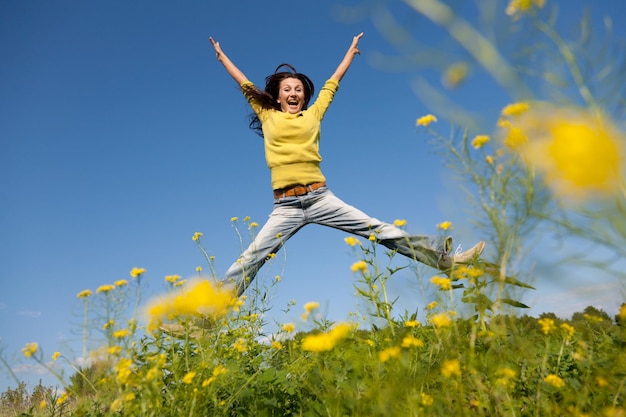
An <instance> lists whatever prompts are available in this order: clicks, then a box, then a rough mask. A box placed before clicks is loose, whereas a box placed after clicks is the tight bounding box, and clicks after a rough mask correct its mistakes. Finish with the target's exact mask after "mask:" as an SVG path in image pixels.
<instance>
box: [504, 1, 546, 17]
mask: <svg viewBox="0 0 626 417" xmlns="http://www.w3.org/2000/svg"><path fill="white" fill-rule="evenodd" d="M545 4H546V0H511V1H510V2H509V5H508V6H507V8H506V11H505V13H506V14H507V15H509V16H513V17H519V14H520V13H528V12H530V11H531V10H533V9H534V8H537V9H541V8H543V6H544V5H545Z"/></svg>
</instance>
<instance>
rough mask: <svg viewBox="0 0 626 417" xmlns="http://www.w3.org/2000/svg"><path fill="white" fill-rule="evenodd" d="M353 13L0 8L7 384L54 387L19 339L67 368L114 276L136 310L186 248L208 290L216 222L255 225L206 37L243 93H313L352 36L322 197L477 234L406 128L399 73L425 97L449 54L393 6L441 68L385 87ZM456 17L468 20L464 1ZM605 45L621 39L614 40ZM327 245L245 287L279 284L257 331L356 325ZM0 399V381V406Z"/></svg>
mask: <svg viewBox="0 0 626 417" xmlns="http://www.w3.org/2000/svg"><path fill="white" fill-rule="evenodd" d="M215 3H217V4H215ZM548 3H554V2H550V1H548ZM556 3H559V4H564V1H561V2H556ZM591 3H592V2H585V1H582V0H576V1H570V0H568V1H567V8H566V9H565V10H563V11H562V16H561V21H564V22H565V23H567V22H568V19H569V22H570V24H571V22H574V21H575V19H578V18H579V17H580V15H581V13H582V10H583V6H585V5H587V4H591ZM358 4H360V3H359V2H354V1H348V0H346V1H345V2H330V1H312V2H287V1H283V0H279V1H273V2H259V1H228V2H227V1H224V2H208V1H188V2H184V3H181V2H169V1H144V0H140V1H133V2H123V1H107V2H74V1H67V0H60V1H54V2H25V1H6V0H0V56H2V57H3V58H2V60H1V62H0V144H1V152H0V201H1V204H0V230H1V233H0V279H1V280H2V283H3V290H2V291H1V292H0V337H1V342H0V349H2V353H3V354H4V357H5V358H6V359H7V360H8V361H9V362H10V363H11V364H13V366H14V371H15V372H16V373H17V375H18V377H19V378H20V379H23V380H24V381H27V382H29V383H30V384H31V386H32V384H34V383H36V382H37V381H38V380H39V379H40V378H42V379H43V380H44V382H49V383H54V380H52V379H51V378H50V377H49V376H45V375H41V374H39V373H38V370H37V368H36V367H32V366H31V363H30V362H28V361H27V360H25V359H24V358H21V355H20V353H19V350H20V349H21V347H23V346H24V345H25V344H26V343H27V342H34V341H36V342H38V343H39V344H40V346H41V347H42V348H43V350H44V352H45V355H46V358H47V357H49V356H50V355H51V354H52V353H53V352H54V351H61V352H63V353H64V355H66V356H68V357H78V356H79V355H80V346H81V345H80V337H79V336H78V335H77V333H76V329H78V323H80V321H81V303H80V302H79V300H77V299H76V294H77V293H78V292H79V291H82V290H84V289H91V290H95V289H96V288H97V287H98V286H100V285H102V284H109V283H112V282H114V281H116V280H119V279H130V276H129V271H130V269H131V268H132V267H134V266H138V267H143V268H145V269H146V270H147V273H146V275H145V283H146V286H147V292H148V293H155V292H159V291H162V290H163V289H164V284H163V278H164V276H165V275H171V274H179V275H181V276H183V277H190V276H193V275H194V274H195V268H196V266H198V265H202V266H204V267H205V269H206V265H205V264H204V260H203V257H202V255H201V253H200V251H198V249H197V248H196V247H195V245H194V243H193V242H192V240H191V236H192V235H193V233H194V232H196V231H199V232H202V233H203V234H204V237H203V245H204V246H205V248H206V249H207V251H208V252H209V253H210V254H211V255H213V256H215V257H216V269H217V272H218V274H221V273H223V272H225V270H226V269H227V268H228V266H229V265H230V263H231V262H233V261H234V260H235V259H236V258H237V256H238V255H239V252H240V245H239V240H238V238H237V235H236V233H235V231H234V230H233V226H232V224H231V222H230V219H231V217H233V216H237V217H239V218H240V219H241V218H243V217H245V216H250V217H251V219H252V220H253V221H256V222H258V223H260V224H262V223H263V222H264V221H265V219H266V217H267V215H268V214H269V212H270V210H271V206H272V195H271V190H270V184H269V171H268V170H267V168H266V166H265V161H264V158H263V146H262V141H261V140H260V138H258V137H257V136H255V135H254V133H252V132H251V131H250V130H249V129H248V128H247V115H248V113H249V109H248V107H247V103H246V102H245V100H243V98H242V96H241V94H240V93H239V92H238V90H237V88H236V85H235V84H234V82H233V81H232V80H231V79H230V77H229V76H228V75H227V74H226V72H225V71H224V70H223V68H222V67H221V65H220V64H219V63H218V62H217V61H216V60H215V57H214V53H213V51H212V49H211V47H210V44H209V42H208V37H209V36H213V37H214V38H215V39H216V40H217V41H219V42H220V44H221V46H222V48H223V50H224V51H225V53H227V54H228V55H229V57H230V58H231V59H232V60H233V61H234V62H235V63H236V64H237V65H238V66H239V67H240V69H242V70H243V71H244V73H245V74H246V75H247V76H248V77H249V78H250V79H251V80H252V81H255V82H257V83H258V84H262V82H263V80H264V77H265V76H266V75H268V74H270V73H271V72H273V70H274V68H275V67H276V66H277V65H278V64H280V63H283V62H289V63H291V64H292V65H294V66H295V67H296V68H298V69H299V70H300V71H301V72H304V73H306V74H307V75H309V77H310V78H311V79H312V80H313V81H314V82H315V84H316V87H318V88H319V87H321V85H322V84H323V82H324V81H325V80H326V78H327V77H329V76H330V75H331V74H332V73H333V71H334V69H335V67H336V66H337V64H338V63H339V61H340V60H341V58H342V57H343V55H344V53H345V51H346V49H347V48H348V46H349V44H350V42H351V39H352V36H354V35H356V34H357V33H359V32H361V31H362V32H365V36H364V37H363V39H362V40H361V43H360V49H361V51H362V55H361V56H359V57H357V59H356V60H355V62H354V63H353V66H352V67H351V68H350V70H349V72H348V74H347V75H346V77H345V78H344V80H343V82H342V83H341V87H340V90H339V92H338V94H337V96H336V98H335V101H334V102H333V104H332V106H331V108H330V110H329V112H328V113H327V116H326V118H325V121H324V124H323V134H322V155H323V157H324V162H323V165H322V167H323V171H324V173H325V175H326V176H327V178H328V182H329V185H330V187H331V188H332V190H333V191H334V192H335V193H336V194H337V195H338V196H339V197H341V198H342V199H344V200H345V201H346V202H348V203H350V204H353V205H355V206H357V207H359V208H361V209H362V210H363V211H365V212H366V213H368V214H370V215H372V216H374V217H377V218H379V219H381V220H385V221H389V222H391V221H393V220H394V219H406V220H407V221H408V226H407V229H408V230H409V231H411V232H416V233H423V234H432V233H436V230H435V225H436V224H438V223H440V222H442V221H444V220H450V221H452V222H453V223H454V224H455V230H454V236H455V238H456V239H457V241H458V243H463V244H464V245H465V246H467V245H469V244H471V243H473V242H474V241H475V240H477V239H479V238H480V237H481V231H480V230H476V229H475V228H474V227H472V225H471V223H470V222H469V219H470V218H471V213H468V207H467V205H466V204H465V203H464V196H463V194H462V191H461V190H460V189H459V188H458V184H456V183H455V181H454V180H453V179H452V178H450V177H449V175H447V174H446V171H445V169H444V166H443V162H442V161H441V158H440V157H438V156H437V155H436V154H435V153H434V152H433V149H432V147H431V146H430V145H429V144H428V139H429V138H428V136H427V134H426V133H425V131H424V130H419V129H417V128H416V127H415V120H416V118H417V117H419V116H422V115H424V114H426V113H429V112H431V111H432V110H431V109H430V108H429V107H428V106H427V105H426V104H425V103H423V102H421V101H420V100H419V99H418V98H417V97H416V95H415V92H414V91H413V90H412V88H411V85H412V83H413V82H414V81H415V79H416V77H417V76H421V77H425V78H427V79H429V80H434V81H433V82H436V81H437V77H438V71H436V69H435V67H436V66H437V65H438V62H439V60H444V59H446V57H447V56H448V55H450V56H453V55H454V54H456V53H461V52H460V49H458V48H457V47H455V46H454V45H453V44H452V43H451V41H448V40H446V38H445V37H444V33H443V31H441V30H440V29H439V28H437V27H435V26H434V25H432V24H430V23H429V22H427V21H426V20H424V19H423V18H419V17H418V16H417V15H416V14H415V13H413V12H411V11H410V10H409V9H408V8H407V7H406V5H403V4H402V3H401V2H393V1H392V2H390V3H389V7H390V10H391V11H392V13H393V15H394V16H395V18H396V19H397V20H398V22H400V23H402V24H403V25H406V26H407V27H410V28H411V32H410V33H411V35H412V36H414V37H415V39H416V40H417V41H418V42H419V43H421V44H423V45H426V46H428V48H430V49H428V48H426V49H425V52H429V51H431V52H432V51H436V50H438V49H437V48H439V52H441V53H440V54H435V53H434V52H433V55H432V56H433V60H432V62H430V61H429V60H428V55H427V56H426V60H423V61H420V62H418V63H417V65H415V66H413V67H411V68H408V69H407V70H403V71H401V70H398V69H397V65H396V64H397V62H396V61H395V60H392V59H388V58H386V59H382V60H381V59H380V56H381V55H386V56H394V55H395V56H397V55H398V50H397V49H395V48H394V47H393V46H392V45H391V44H390V43H389V42H388V40H387V39H386V38H385V37H384V36H382V34H381V32H380V30H379V29H380V27H381V26H380V25H382V24H383V20H384V19H383V18H384V17H385V14H384V13H382V11H381V10H382V9H379V10H378V11H377V12H373V13H372V12H371V11H369V12H368V11H365V12H362V13H358V12H357V13H352V14H349V15H346V14H345V13H341V10H343V9H340V8H339V9H338V7H337V5H345V6H353V5H358ZM372 4H375V2H373V3H372ZM504 6H505V3H504V2H500V3H499V6H498V7H499V9H501V10H500V13H502V10H503V9H504ZM462 7H463V9H461V10H459V11H458V12H459V13H462V14H463V13H466V14H467V16H468V17H472V16H475V14H476V12H475V11H474V9H473V6H472V5H471V4H470V2H467V3H464V4H463V6H462ZM465 9H466V10H465ZM622 9H623V7H622V5H621V0H601V1H598V2H593V12H594V16H595V20H594V23H595V24H596V25H598V26H599V23H600V22H601V18H602V16H603V15H605V14H608V15H611V16H612V17H613V19H614V21H615V22H620V21H621V20H620V16H621V17H623V16H624V12H623V10H622ZM350 10H353V11H354V9H350ZM344 11H345V10H344ZM502 19H503V22H504V19H508V18H507V17H506V16H504V15H503V14H502ZM622 20H623V19H622ZM502 24H505V23H502ZM615 30H616V32H617V34H618V35H619V36H621V38H622V39H623V38H624V28H623V27H620V25H619V24H616V25H615ZM620 32H621V33H620ZM447 48H448V49H447ZM392 66H393V67H394V68H395V69H394V70H391V67H392ZM401 66H403V65H401ZM384 67H387V68H386V69H387V70H384V69H385V68H384ZM420 74H421V75H420ZM456 94H457V96H456V99H457V100H459V101H460V102H464V103H465V104H466V105H468V104H471V103H475V104H474V105H473V106H474V108H475V111H476V112H477V113H480V114H482V115H483V116H484V117H485V119H486V120H488V121H489V120H490V121H491V122H493V120H495V117H497V111H498V109H499V108H501V107H503V106H504V105H505V104H507V103H508V101H509V100H511V97H509V96H507V94H505V93H504V92H502V91H500V90H498V89H497V86H495V85H494V84H493V83H492V82H489V81H488V80H487V78H486V77H485V76H484V74H480V73H477V74H476V76H475V79H474V80H473V81H472V83H471V84H470V85H468V86H466V87H463V88H462V89H460V90H459V91H458V92H457V93H456ZM477 98H478V100H477ZM477 102H478V103H479V104H476V103H477ZM444 126H445V125H443V124H442V132H443V133H444V134H445V133H447V131H446V130H445V127H444ZM242 232H244V233H245V232H246V230H245V226H242ZM344 237H346V235H344V234H343V233H340V232H337V231H334V230H329V229H325V228H322V227H320V226H308V227H306V228H305V229H303V230H302V231H301V232H299V233H298V235H296V237H294V238H293V239H292V240H291V241H289V243H288V244H287V247H286V251H285V252H284V253H281V256H279V257H277V259H281V261H275V262H274V265H273V266H270V267H268V268H264V269H263V270H262V271H261V273H260V274H259V276H258V279H259V280H260V282H261V284H263V283H266V282H268V281H269V280H271V279H272V278H273V277H274V276H275V275H277V274H281V275H282V276H283V280H282V282H281V283H280V286H279V287H278V288H277V294H276V298H275V300H274V301H273V306H274V308H273V311H272V313H270V317H269V319H270V320H274V319H275V320H278V321H295V320H296V319H297V316H298V314H299V311H300V310H299V309H298V308H296V309H295V310H294V311H296V313H290V314H288V315H287V316H285V315H284V313H282V310H283V309H284V308H285V306H286V305H287V303H288V302H289V301H290V300H292V299H293V300H295V301H296V302H297V303H298V306H301V305H302V304H303V303H305V302H307V301H319V302H321V303H322V305H323V306H325V309H326V311H327V313H328V316H329V317H330V318H331V319H335V320H341V319H344V318H346V316H347V314H348V313H349V312H351V311H354V310H355V308H356V307H355V305H356V301H355V297H354V295H353V293H354V290H353V287H352V284H353V280H354V277H353V275H352V274H351V272H350V265H351V264H352V263H353V262H354V261H356V260H357V258H356V256H355V255H354V254H352V253H351V251H350V248H348V247H347V245H346V244H345V243H344V241H343V239H344ZM285 255H286V263H285V262H283V261H282V260H283V259H284V256H285ZM534 285H536V286H537V288H538V291H535V292H532V293H528V294H526V295H525V297H524V301H525V302H526V303H528V304H530V305H531V306H532V309H531V314H539V313H540V312H542V311H555V312H557V313H560V314H563V315H565V316H567V315H569V314H571V312H574V311H580V310H582V309H583V308H584V307H585V306H587V305H590V304H592V305H596V306H598V307H601V308H604V309H605V310H607V311H608V312H610V313H611V312H614V311H615V310H616V308H617V306H618V305H619V303H620V302H621V301H620V298H621V299H623V297H621V296H620V292H619V288H618V286H616V283H615V282H613V281H611V280H610V279H605V280H604V281H600V282H598V281H594V282H585V281H584V280H576V281H574V282H569V283H568V284H566V283H565V282H564V281H561V280H560V281H558V282H553V281H550V280H549V279H548V278H546V277H543V278H542V277H538V278H537V280H536V282H534ZM390 291H391V292H392V294H393V295H394V296H399V297H400V298H399V301H398V306H399V308H400V310H399V312H401V311H402V308H407V309H409V310H411V311H414V310H415V309H417V308H419V309H420V310H421V309H422V307H423V306H424V305H425V304H426V303H427V302H429V301H430V300H432V298H431V297H432V296H430V295H429V293H428V291H426V293H423V292H422V290H421V289H420V284H419V282H418V280H416V278H415V276H414V274H412V273H411V272H409V271H407V272H402V273H400V274H399V276H398V277H397V279H394V280H393V281H392V282H391V283H390ZM607 293H608V294H611V296H610V297H607V296H606V294H607ZM560 300H567V301H565V302H561V301H560ZM9 385H14V383H13V382H12V381H11V380H10V379H9V378H8V376H7V374H6V372H4V371H0V389H4V387H6V386H9Z"/></svg>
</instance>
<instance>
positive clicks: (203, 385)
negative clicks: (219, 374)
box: [202, 376, 216, 388]
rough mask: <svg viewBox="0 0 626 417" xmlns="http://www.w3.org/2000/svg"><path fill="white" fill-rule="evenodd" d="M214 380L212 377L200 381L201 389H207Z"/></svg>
mask: <svg viewBox="0 0 626 417" xmlns="http://www.w3.org/2000/svg"><path fill="white" fill-rule="evenodd" d="M215 379H216V378H215V377H214V376H212V377H210V378H207V379H205V380H204V381H202V388H206V387H208V386H209V385H211V384H212V383H213V381H215Z"/></svg>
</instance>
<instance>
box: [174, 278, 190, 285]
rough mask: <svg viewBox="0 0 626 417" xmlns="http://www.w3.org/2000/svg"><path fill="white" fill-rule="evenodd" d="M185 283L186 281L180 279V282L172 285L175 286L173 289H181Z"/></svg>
mask: <svg viewBox="0 0 626 417" xmlns="http://www.w3.org/2000/svg"><path fill="white" fill-rule="evenodd" d="M186 283H187V280H186V279H181V280H178V281H176V282H175V283H174V286H175V287H182V286H183V285H185V284H186Z"/></svg>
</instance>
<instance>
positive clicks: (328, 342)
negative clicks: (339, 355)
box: [302, 323, 354, 352]
mask: <svg viewBox="0 0 626 417" xmlns="http://www.w3.org/2000/svg"><path fill="white" fill-rule="evenodd" d="M353 328H354V325H352V324H349V323H339V324H338V325H336V326H335V327H333V328H332V329H331V330H329V331H328V332H324V333H318V334H311V335H308V336H306V337H305V338H304V339H303V340H302V350H305V351H308V352H325V351H329V350H331V349H332V348H334V347H335V345H336V344H337V343H338V342H339V341H340V340H342V339H344V338H345V337H346V336H348V334H349V333H350V331H352V329H353Z"/></svg>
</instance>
